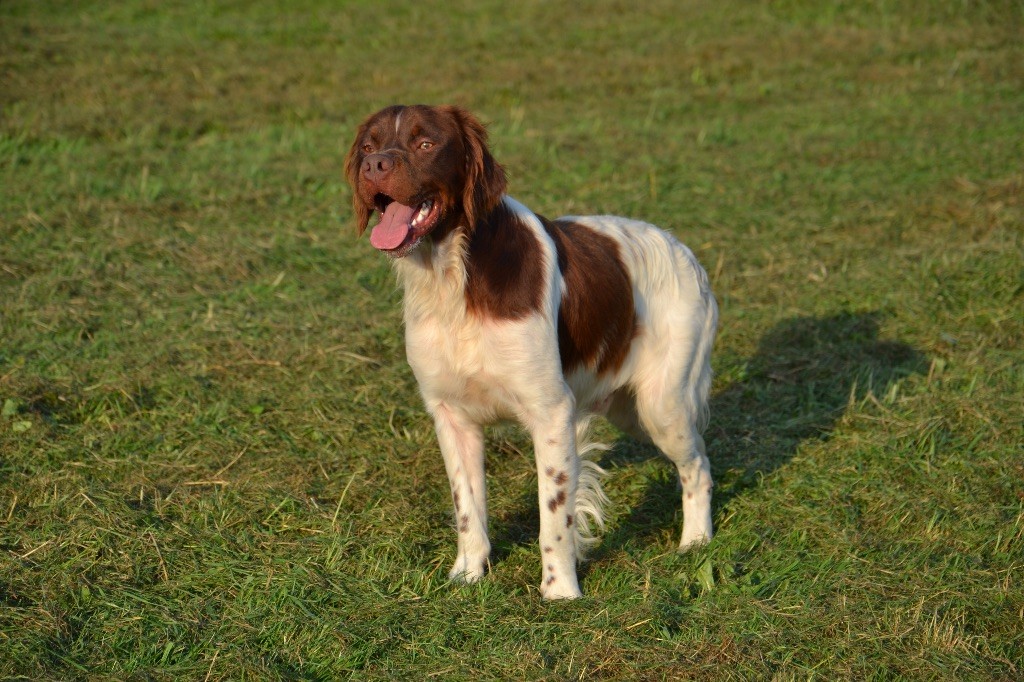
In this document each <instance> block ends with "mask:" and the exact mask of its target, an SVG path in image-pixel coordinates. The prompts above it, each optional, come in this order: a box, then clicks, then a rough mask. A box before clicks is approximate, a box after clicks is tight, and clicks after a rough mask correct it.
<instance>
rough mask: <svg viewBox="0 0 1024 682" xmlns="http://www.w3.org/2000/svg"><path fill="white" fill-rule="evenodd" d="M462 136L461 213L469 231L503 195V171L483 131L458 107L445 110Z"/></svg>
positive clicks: (478, 124)
mask: <svg viewBox="0 0 1024 682" xmlns="http://www.w3.org/2000/svg"><path fill="white" fill-rule="evenodd" d="M449 112H450V114H451V115H452V117H453V118H454V119H455V121H456V123H457V125H458V126H459V130H460V131H461V134H462V140H463V144H464V145H465V148H466V184H465V187H464V188H463V190H462V209H463V211H465V213H466V221H467V223H468V225H469V228H470V229H473V228H474V227H475V226H476V221H477V220H478V219H480V218H483V217H484V216H485V215H487V214H488V213H490V211H491V209H493V208H494V207H495V206H497V205H498V202H500V201H501V197H502V195H503V194H504V193H505V185H506V181H505V169H504V168H502V167H501V165H500V164H499V163H498V162H497V161H495V160H494V157H493V156H491V151H490V150H489V149H488V148H487V129H486V128H484V126H483V124H482V123H480V121H478V120H477V119H476V117H475V116H473V115H472V114H471V113H469V112H468V111H466V110H465V109H462V108H461V107H449Z"/></svg>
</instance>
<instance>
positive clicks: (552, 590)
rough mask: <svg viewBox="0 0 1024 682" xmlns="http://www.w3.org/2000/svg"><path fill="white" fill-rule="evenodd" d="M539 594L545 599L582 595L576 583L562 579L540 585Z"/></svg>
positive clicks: (571, 597) (570, 597)
mask: <svg viewBox="0 0 1024 682" xmlns="http://www.w3.org/2000/svg"><path fill="white" fill-rule="evenodd" d="M540 596H541V597H543V598H544V599H546V600H549V601H553V600H555V599H579V598H580V597H582V596H583V593H582V592H581V591H580V588H579V586H578V585H569V584H568V583H566V582H564V581H555V582H553V583H551V584H550V585H541V586H540Z"/></svg>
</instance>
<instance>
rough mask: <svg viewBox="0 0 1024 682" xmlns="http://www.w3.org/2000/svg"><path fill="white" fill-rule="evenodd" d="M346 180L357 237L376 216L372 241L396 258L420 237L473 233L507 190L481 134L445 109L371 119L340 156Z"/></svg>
mask: <svg viewBox="0 0 1024 682" xmlns="http://www.w3.org/2000/svg"><path fill="white" fill-rule="evenodd" d="M345 175H346V176H347V177H348V181H349V183H350V184H351V185H352V204H353V208H354V209H355V215H356V223H357V225H358V228H359V233H360V234H362V233H363V231H364V230H365V229H366V226H367V224H368V223H369V221H370V215H371V214H372V213H373V212H374V211H377V212H378V213H379V214H380V220H379V222H378V223H377V225H376V226H374V228H373V230H372V232H371V233H370V243H371V244H373V245H374V246H375V247H376V248H378V249H380V250H381V251H383V252H385V253H387V254H388V255H390V256H393V257H396V258H397V257H402V256H405V255H406V254H408V253H409V252H410V251H412V250H413V249H414V248H416V246H417V245H419V243H420V242H421V241H422V240H423V239H424V238H427V237H430V238H433V239H442V238H444V237H445V236H446V235H448V234H449V233H450V232H451V231H452V230H453V229H455V228H457V227H460V226H465V227H466V228H468V229H473V227H474V226H475V225H476V222H477V221H478V220H480V219H481V218H483V217H484V216H486V214H487V213H489V212H490V211H491V210H492V209H493V208H494V207H495V206H496V205H497V204H498V202H499V201H501V196H502V194H503V193H504V191H505V171H504V170H503V169H502V167H501V166H500V165H498V163H497V162H496V161H495V160H494V157H492V156H491V153H490V151H489V150H488V149H487V131H486V130H485V129H484V127H483V125H481V124H480V122H479V121H477V120H476V119H475V118H474V117H473V116H472V114H470V113H469V112H467V111H465V110H464V109H461V108H459V107H451V106H440V107H431V106H424V105H415V106H397V105H396V106H391V107H387V108H386V109H382V110H380V111H378V112H377V113H376V114H374V115H372V116H370V117H369V118H368V119H366V120H365V121H364V122H363V124H362V125H361V126H359V131H358V132H357V133H356V139H355V141H354V142H353V143H352V148H351V149H350V150H349V152H348V156H347V157H346V158H345Z"/></svg>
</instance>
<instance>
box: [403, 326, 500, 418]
mask: <svg viewBox="0 0 1024 682" xmlns="http://www.w3.org/2000/svg"><path fill="white" fill-rule="evenodd" d="M405 317H406V319H405V327H406V329H405V334H406V337H405V349H406V355H407V357H408V360H409V365H410V366H411V367H412V370H413V373H414V374H415V375H416V380H417V382H418V383H419V385H420V390H421V391H422V393H423V395H424V397H425V398H426V399H427V400H428V401H433V400H443V401H445V402H449V403H453V404H459V405H461V406H463V407H464V408H465V409H467V410H468V411H470V412H477V413H479V414H480V415H481V416H482V417H483V416H487V415H490V416H493V417H509V416H512V415H513V414H514V413H515V411H516V402H517V401H516V399H515V397H514V395H513V392H511V391H510V390H509V386H510V385H512V384H513V383H514V378H513V377H511V376H509V373H510V371H511V370H510V368H509V366H508V363H507V362H506V360H507V357H508V355H507V354H508V348H507V347H508V345H509V344H510V343H511V344H513V345H514V344H515V342H516V341H515V339H514V336H515V334H514V333H513V334H512V335H511V336H510V335H509V334H508V333H507V330H503V329H500V328H497V327H495V326H494V325H493V324H490V323H488V322H487V321H485V320H480V319H478V318H476V317H473V316H471V315H460V316H458V317H456V318H455V319H452V318H451V317H444V316H442V315H439V314H436V312H435V311H432V310H422V309H421V310H418V311H416V314H409V311H407V313H406V316H405Z"/></svg>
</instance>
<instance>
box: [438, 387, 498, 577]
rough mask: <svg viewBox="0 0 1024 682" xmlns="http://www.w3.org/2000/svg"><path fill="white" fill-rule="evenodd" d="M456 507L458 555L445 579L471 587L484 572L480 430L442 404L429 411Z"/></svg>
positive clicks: (484, 513)
mask: <svg viewBox="0 0 1024 682" xmlns="http://www.w3.org/2000/svg"><path fill="white" fill-rule="evenodd" d="M431 412H432V413H433V415H434V427H435V429H436V430H437V442H438V444H439V445H440V446H441V454H442V455H443V456H444V467H445V470H446V471H447V472H448V482H449V484H450V485H451V490H452V502H453V503H454V505H455V524H456V527H457V528H458V533H459V535H458V537H459V540H458V554H457V556H456V557H455V564H454V565H453V566H452V569H451V571H449V573H448V577H449V578H451V579H452V580H463V581H465V582H468V583H474V582H476V581H478V580H479V579H480V578H482V577H483V575H484V573H485V572H486V570H487V563H488V557H489V556H490V553H491V543H490V541H489V540H488V539H487V488H486V480H485V477H484V438H483V428H482V427H481V426H480V425H479V424H476V423H474V422H473V421H472V420H471V419H469V418H468V417H467V416H466V415H465V414H462V413H461V412H459V411H457V410H455V409H453V408H452V407H450V406H448V405H446V404H445V403H439V404H437V405H436V406H434V407H433V409H431Z"/></svg>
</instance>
